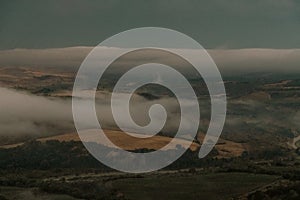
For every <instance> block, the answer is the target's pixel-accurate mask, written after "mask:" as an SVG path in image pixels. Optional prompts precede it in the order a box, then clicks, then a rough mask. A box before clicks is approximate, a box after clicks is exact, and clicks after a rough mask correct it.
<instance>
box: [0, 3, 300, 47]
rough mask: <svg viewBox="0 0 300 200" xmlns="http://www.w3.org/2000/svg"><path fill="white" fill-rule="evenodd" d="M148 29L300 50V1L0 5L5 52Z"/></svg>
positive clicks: (219, 43) (217, 42)
mask: <svg viewBox="0 0 300 200" xmlns="http://www.w3.org/2000/svg"><path fill="white" fill-rule="evenodd" d="M147 26H155V27H165V28H170V29H174V30H177V31H180V32H182V33H185V34H187V35H189V36H190V37H192V38H194V39H195V40H197V41H198V42H199V43H200V44H201V45H202V46H204V47H205V48H206V49H241V48H272V49H294V48H300V1H297V0H251V1H249V0H207V1H203V0H186V1H182V0H172V1H170V0H164V1H161V0H152V1H149V0H131V1H124V0H98V1H92V0H45V1H39V0H1V1H0V49H2V50H4V49H15V48H28V49H36V48H40V49H43V48H62V47H72V46H96V45H97V44H98V43H100V42H101V41H103V40H105V39H106V38H108V37H110V36H112V35H114V34H117V33H119V32H121V31H125V30H128V29H131V28H137V27H147Z"/></svg>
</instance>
